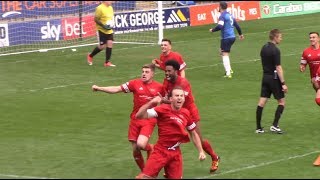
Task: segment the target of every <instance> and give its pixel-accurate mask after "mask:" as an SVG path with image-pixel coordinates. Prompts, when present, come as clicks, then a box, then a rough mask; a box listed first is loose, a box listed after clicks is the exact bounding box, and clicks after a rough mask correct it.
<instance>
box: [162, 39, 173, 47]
mask: <svg viewBox="0 0 320 180" xmlns="http://www.w3.org/2000/svg"><path fill="white" fill-rule="evenodd" d="M163 41H167V42H168V43H169V44H170V45H171V40H170V39H167V38H163V39H162V40H161V42H163Z"/></svg>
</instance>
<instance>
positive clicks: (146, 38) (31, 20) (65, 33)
mask: <svg viewBox="0 0 320 180" xmlns="http://www.w3.org/2000/svg"><path fill="white" fill-rule="evenodd" d="M100 3H101V1H1V2H0V11H1V13H0V56H3V55H10V54H20V53H28V52H37V51H48V50H57V49H64V48H73V47H81V46H89V45H96V44H97V43H98V40H97V36H96V26H95V22H94V12H95V8H96V7H97V6H98V5H100ZM112 6H113V9H114V12H115V15H114V20H115V23H114V24H115V27H114V37H115V41H114V43H131V44H157V43H159V42H160V40H161V39H162V37H163V23H162V18H159V17H162V13H163V11H162V2H161V1H114V2H113V4H112ZM159 14H160V16H159Z"/></svg>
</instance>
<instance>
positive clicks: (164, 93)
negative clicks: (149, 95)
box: [160, 80, 168, 97]
mask: <svg viewBox="0 0 320 180" xmlns="http://www.w3.org/2000/svg"><path fill="white" fill-rule="evenodd" d="M167 88H168V83H167V81H166V80H163V85H162V89H161V92H160V94H161V96H163V97H165V96H166V92H167Z"/></svg>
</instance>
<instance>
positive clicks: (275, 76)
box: [256, 29, 288, 134]
mask: <svg viewBox="0 0 320 180" xmlns="http://www.w3.org/2000/svg"><path fill="white" fill-rule="evenodd" d="M269 39H270V41H269V42H267V43H266V44H265V45H264V46H263V47H262V49H261V52H260V56H261V62H262V67H263V77H262V83H261V94H260V99H259V102H258V106H257V110H256V123H257V129H256V133H264V130H263V128H262V127H261V117H262V111H263V107H264V106H265V104H266V103H267V100H268V98H270V96H271V94H273V96H274V98H275V99H277V101H278V107H277V110H276V112H275V115H274V121H273V124H272V125H271V126H270V131H271V132H275V133H278V134H282V133H283V132H282V131H281V129H280V128H279V119H280V117H281V114H282V112H283V110H284V105H285V95H284V93H286V92H287V91H288V87H287V85H286V83H285V81H284V76H283V69H282V66H281V60H280V50H279V48H278V47H277V44H279V43H280V42H281V40H282V34H281V32H280V31H279V30H278V29H273V30H271V31H270V33H269Z"/></svg>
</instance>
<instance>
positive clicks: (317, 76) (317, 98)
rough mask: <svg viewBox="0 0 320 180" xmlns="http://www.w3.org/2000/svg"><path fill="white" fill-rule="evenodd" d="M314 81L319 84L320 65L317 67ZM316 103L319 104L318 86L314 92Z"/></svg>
mask: <svg viewBox="0 0 320 180" xmlns="http://www.w3.org/2000/svg"><path fill="white" fill-rule="evenodd" d="M315 81H316V84H317V85H318V86H320V67H319V68H318V71H317V73H316V78H315ZM316 103H317V104H318V105H319V106H320V88H318V89H317V92H316Z"/></svg>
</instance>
